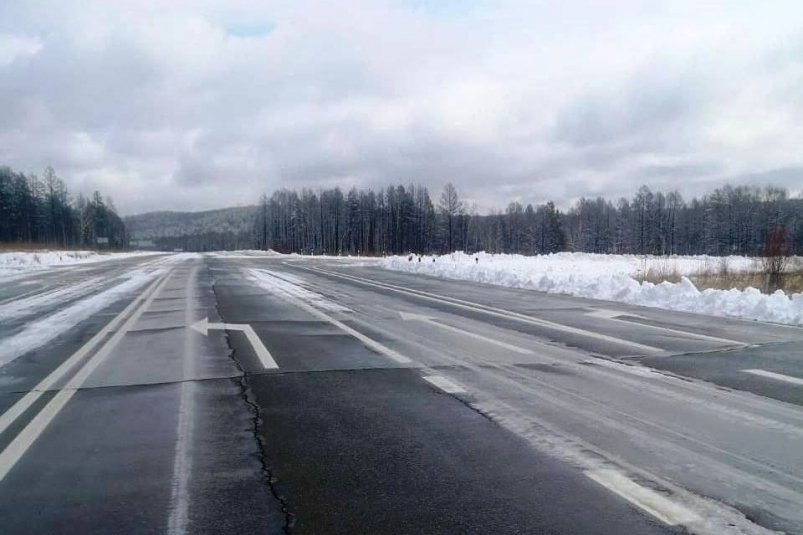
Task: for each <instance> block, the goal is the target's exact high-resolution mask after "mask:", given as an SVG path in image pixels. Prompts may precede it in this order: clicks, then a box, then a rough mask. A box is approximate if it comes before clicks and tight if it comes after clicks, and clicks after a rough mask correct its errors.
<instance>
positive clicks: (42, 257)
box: [0, 250, 158, 277]
mask: <svg viewBox="0 0 803 535" xmlns="http://www.w3.org/2000/svg"><path fill="white" fill-rule="evenodd" d="M153 254H158V253H154V252H152V251H130V252H125V253H99V252H97V251H50V250H42V251H19V252H16V251H15V252H3V253H0V277H4V276H8V275H15V274H18V273H23V272H28V271H31V270H38V269H47V268H52V267H56V266H66V265H73V264H88V263H93V262H105V261H108V260H119V259H121V258H128V257H132V256H143V255H153Z"/></svg>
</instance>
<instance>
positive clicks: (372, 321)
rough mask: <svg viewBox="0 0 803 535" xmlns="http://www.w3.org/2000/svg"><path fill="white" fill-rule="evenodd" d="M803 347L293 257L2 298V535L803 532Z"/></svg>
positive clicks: (39, 276)
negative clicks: (123, 534)
mask: <svg viewBox="0 0 803 535" xmlns="http://www.w3.org/2000/svg"><path fill="white" fill-rule="evenodd" d="M801 444H803V329H800V328H795V327H784V326H776V325H769V324H761V323H755V322H746V321H738V320H726V319H721V318H711V317H702V316H695V315H692V314H685V313H677V312H666V311H661V310H657V309H647V308H639V307H634V306H628V305H621V304H615V303H609V302H602V301H594V300H589V299H580V298H573V297H564V296H556V295H547V294H540V293H536V292H532V291H526V290H513V289H507V288H500V287H494V286H488V285H481V284H475V283H468V282H459V281H448V280H440V279H434V278H428V277H421V276H414V275H410V274H404V273H398V272H390V271H385V270H382V269H379V268H376V267H371V266H360V265H358V264H356V263H353V262H349V261H333V260H313V259H303V258H297V257H258V256H250V255H239V256H200V255H162V256H155V257H153V256H151V257H138V258H128V259H124V260H120V261H114V262H111V261H110V262H106V263H103V264H97V265H92V264H85V265H80V266H75V267H65V268H61V269H56V270H52V271H47V272H41V273H33V274H30V275H27V276H22V277H16V278H14V279H13V280H5V281H4V280H3V279H0V519H2V521H0V526H1V527H0V531H2V533H4V534H16V533H62V534H63V533H76V534H77V533H82V534H84V533H97V534H101V533H102V534H107V533H132V534H133V533H137V534H139V533H165V532H167V533H310V534H318V533H349V534H351V533H371V534H376V533H394V534H395V533H411V534H412V533H415V534H419V533H477V534H487V533H560V534H623V533H634V534H635V533H639V534H640V533H648V534H649V533H686V532H692V533H702V534H728V533H745V534H748V533H769V532H771V531H781V532H787V533H803V508H801V504H803V447H801Z"/></svg>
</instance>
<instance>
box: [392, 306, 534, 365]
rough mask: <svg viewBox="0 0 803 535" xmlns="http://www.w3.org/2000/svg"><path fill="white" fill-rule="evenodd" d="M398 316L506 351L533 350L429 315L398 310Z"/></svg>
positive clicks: (527, 352) (523, 352)
mask: <svg viewBox="0 0 803 535" xmlns="http://www.w3.org/2000/svg"><path fill="white" fill-rule="evenodd" d="M399 316H401V319H403V320H404V321H420V322H423V323H427V324H429V325H434V326H436V327H439V328H441V329H443V330H446V331H451V332H453V333H457V334H459V335H461V336H468V337H471V338H474V339H476V340H482V341H483V342H486V343H488V344H493V345H495V346H499V347H501V348H504V349H507V350H508V351H513V352H514V353H521V354H523V355H533V354H534V352H533V351H530V350H529V349H525V348H523V347H519V346H514V345H513V344H508V343H507V342H502V341H501V340H496V339H495V338H489V337H487V336H483V335H481V334H477V333H474V332H471V331H466V330H464V329H458V328H457V327H452V326H451V325H446V324H445V323H441V322H439V321H436V320H435V318H432V317H430V316H425V315H423V314H413V313H410V312H399Z"/></svg>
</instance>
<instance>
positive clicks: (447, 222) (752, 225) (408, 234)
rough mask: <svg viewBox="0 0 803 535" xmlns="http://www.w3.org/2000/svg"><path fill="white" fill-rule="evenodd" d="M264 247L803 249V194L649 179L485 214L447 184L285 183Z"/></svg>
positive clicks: (264, 221)
mask: <svg viewBox="0 0 803 535" xmlns="http://www.w3.org/2000/svg"><path fill="white" fill-rule="evenodd" d="M252 235H253V237H254V244H255V246H256V247H258V248H260V249H273V250H276V251H279V252H297V253H307V254H331V255H337V254H353V255H356V254H362V255H384V254H408V253H413V254H427V253H444V252H448V251H454V250H463V251H466V252H474V251H487V252H498V253H521V254H545V253H554V252H559V251H582V252H592V253H612V254H626V253H629V254H654V255H669V254H684V255H689V254H710V255H731V254H734V255H748V256H755V255H762V254H764V252H765V251H766V250H767V246H768V241H769V238H770V237H773V242H774V243H773V247H775V248H776V249H777V248H778V247H780V249H781V250H782V251H783V252H784V253H785V254H801V253H803V198H800V197H794V198H793V197H790V195H789V193H788V192H787V191H786V190H785V189H783V188H776V187H765V188H758V187H750V186H738V187H733V186H724V187H722V188H719V189H716V190H714V191H713V192H712V193H710V194H708V195H704V196H702V197H700V198H691V199H688V200H686V199H684V198H683V197H682V196H681V195H680V194H679V193H678V192H676V191H673V192H669V193H664V192H653V191H652V190H650V188H648V187H647V186H642V187H641V188H640V189H639V190H638V191H637V192H636V193H635V195H634V196H633V197H632V198H630V199H627V198H621V199H619V200H617V201H611V200H606V199H603V198H601V197H597V198H593V199H589V198H581V199H579V200H578V201H577V202H575V203H574V204H573V205H572V206H571V207H569V209H568V210H566V211H561V210H559V209H558V208H557V207H556V206H555V204H554V203H553V202H551V201H550V202H545V203H542V204H538V205H536V206H533V205H532V204H527V205H526V206H522V205H521V204H520V203H518V202H511V203H510V204H509V205H508V206H507V208H506V209H505V210H504V211H499V212H495V213H491V214H485V215H481V214H478V213H477V211H476V209H474V208H473V207H470V206H466V204H465V203H464V202H463V201H462V200H461V199H460V196H459V194H458V191H457V189H456V188H455V186H454V185H452V184H447V185H446V186H445V187H444V189H443V191H442V193H441V194H440V196H439V197H438V199H437V201H433V200H432V198H431V197H430V195H429V192H428V190H427V188H426V187H423V186H419V185H410V186H408V187H404V186H401V185H399V186H391V187H388V188H386V189H384V190H379V191H374V190H371V189H357V188H353V189H351V190H350V191H349V192H348V193H346V194H344V193H343V192H342V190H340V189H339V188H334V189H329V190H323V191H320V192H317V193H316V192H314V191H312V190H309V189H302V190H301V191H300V192H298V191H295V190H289V189H283V190H279V191H276V192H274V193H273V194H272V195H271V196H270V197H268V196H267V195H263V196H262V198H261V199H260V202H259V204H258V206H257V213H256V215H255V218H254V227H253V230H252Z"/></svg>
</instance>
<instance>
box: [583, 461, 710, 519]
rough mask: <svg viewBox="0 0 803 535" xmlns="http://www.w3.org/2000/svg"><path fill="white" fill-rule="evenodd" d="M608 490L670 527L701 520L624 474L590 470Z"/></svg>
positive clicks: (689, 511) (592, 475)
mask: <svg viewBox="0 0 803 535" xmlns="http://www.w3.org/2000/svg"><path fill="white" fill-rule="evenodd" d="M585 474H586V476H587V477H588V478H589V479H592V480H594V481H596V482H597V483H599V484H600V485H602V486H603V487H605V488H606V489H608V490H610V491H612V492H614V493H615V494H618V495H619V496H621V497H622V498H624V499H625V500H627V501H629V502H630V503H632V504H633V505H635V506H637V507H639V508H641V509H643V510H644V511H646V512H647V513H649V514H651V515H652V516H654V517H655V518H657V519H658V520H660V521H661V522H663V523H665V524H668V525H670V526H676V525H678V524H689V523H691V522H695V521H697V520H699V519H700V517H699V516H697V514H696V513H695V512H694V511H692V510H691V509H688V508H687V507H684V506H683V505H681V504H679V503H676V502H674V501H672V500H670V499H669V498H667V497H665V496H663V495H661V494H659V493H658V492H656V491H654V490H652V489H649V488H647V487H642V486H641V485H639V484H637V483H635V482H634V481H632V480H631V479H630V478H629V477H627V476H625V475H624V474H622V473H620V472H618V471H616V470H611V469H608V468H600V469H598V470H589V471H587V472H586V473H585Z"/></svg>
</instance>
